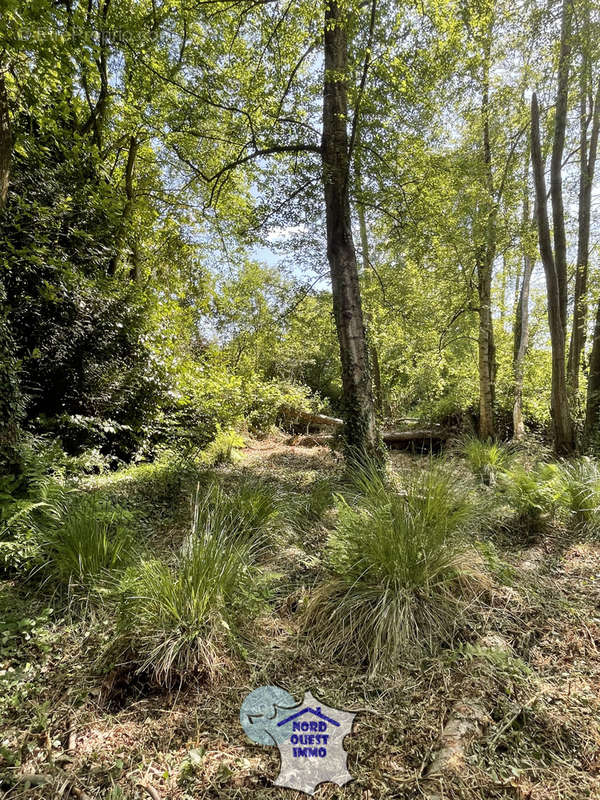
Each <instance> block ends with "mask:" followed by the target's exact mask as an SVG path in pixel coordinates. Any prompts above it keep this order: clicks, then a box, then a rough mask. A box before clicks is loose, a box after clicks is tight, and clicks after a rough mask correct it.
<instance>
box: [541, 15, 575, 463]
mask: <svg viewBox="0 0 600 800" xmlns="http://www.w3.org/2000/svg"><path fill="white" fill-rule="evenodd" d="M566 2H568V0H566ZM566 2H565V4H566ZM561 50H562V48H561ZM564 122H565V120H564V118H563V120H562V122H561V121H560V120H559V118H558V116H557V119H556V125H559V124H564ZM555 138H556V137H555ZM563 141H564V137H563ZM531 162H532V167H533V177H534V183H535V193H536V218H537V227H538V240H539V246H540V255H541V258H542V263H543V265H544V272H545V275H546V289H547V296H548V325H549V327H550V341H551V347H552V388H551V413H552V420H553V428H554V448H555V450H556V452H557V453H558V454H559V455H569V454H571V453H572V452H573V451H574V450H575V439H574V428H573V423H572V420H571V414H570V410H569V397H568V393H567V383H566V370H565V330H566V329H565V318H566V296H565V294H564V292H563V291H562V290H561V286H562V281H561V278H560V276H559V269H562V267H563V266H566V261H565V262H564V263H562V262H560V261H559V263H558V264H557V262H556V261H555V258H554V254H553V252H552V244H551V241H550V223H549V219H548V203H547V199H546V197H547V195H546V180H545V177H544V163H543V159H542V148H541V143H540V112H539V107H538V101H537V95H536V93H535V92H534V93H533V96H532V98H531ZM553 162H555V159H554V154H553ZM555 183H556V176H554V182H553V185H555ZM555 225H556V221H555ZM563 233H564V231H563ZM556 241H557V239H556V231H555V243H556ZM558 241H559V242H560V234H559V238H558ZM565 285H566V284H565Z"/></svg>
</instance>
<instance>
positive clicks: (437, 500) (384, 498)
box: [306, 467, 483, 673]
mask: <svg viewBox="0 0 600 800" xmlns="http://www.w3.org/2000/svg"><path fill="white" fill-rule="evenodd" d="M374 474H375V473H373V475H374ZM360 481H361V483H362V488H363V497H362V500H361V501H359V502H354V501H353V502H348V500H345V499H344V498H342V497H338V499H337V500H338V523H337V526H336V529H335V531H334V532H333V534H332V535H331V537H330V539H329V543H328V561H329V567H330V578H329V580H327V581H326V582H325V583H324V584H322V585H321V586H320V587H318V588H317V589H316V590H315V592H314V593H313V595H312V597H311V598H310V599H309V601H308V605H307V611H306V624H307V629H308V630H310V633H311V636H312V638H313V639H314V640H315V642H317V643H318V644H319V645H320V646H321V647H322V648H324V649H325V650H326V651H327V652H328V654H330V655H331V656H334V657H341V658H348V657H350V658H351V657H354V658H356V657H358V658H359V659H360V658H364V657H365V656H366V658H367V660H368V665H369V669H370V672H371V673H374V672H375V671H377V670H380V669H387V668H389V667H391V666H393V665H394V664H396V663H397V662H398V659H399V657H400V656H401V654H402V653H403V652H404V651H405V650H407V649H412V648H415V647H417V646H420V645H422V644H426V645H433V643H434V640H437V639H440V638H446V637H449V636H451V634H452V631H453V629H454V627H455V624H456V620H457V617H458V616H459V614H460V611H461V607H462V601H463V599H464V598H465V597H466V596H467V595H469V596H472V594H473V592H474V591H476V589H477V587H480V586H481V585H482V583H481V581H482V579H483V575H482V573H481V572H479V571H478V570H477V569H475V565H476V564H477V563H479V559H478V558H477V555H476V553H475V552H474V551H473V550H472V548H470V547H469V546H468V544H467V543H466V540H465V536H464V534H465V532H466V531H467V529H469V528H470V527H471V526H472V525H473V521H474V510H475V509H474V506H473V504H472V502H471V499H470V497H469V496H468V495H466V494H465V493H464V491H462V490H461V489H460V487H459V486H458V485H457V483H456V482H455V481H454V480H453V479H452V477H451V476H449V475H448V474H445V473H443V472H442V471H441V470H440V469H439V468H436V467H433V468H430V469H428V470H423V471H419V472H416V473H414V474H412V475H409V476H408V477H407V478H406V480H405V481H404V487H403V489H402V490H401V491H399V492H395V491H392V490H390V489H389V488H384V485H385V481H384V480H383V479H381V478H380V477H374V478H373V483H372V485H371V486H369V485H368V479H367V478H366V476H365V474H364V473H363V475H361V476H360Z"/></svg>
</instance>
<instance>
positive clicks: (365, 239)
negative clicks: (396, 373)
mask: <svg viewBox="0 0 600 800" xmlns="http://www.w3.org/2000/svg"><path fill="white" fill-rule="evenodd" d="M357 144H358V147H360V144H359V143H357ZM355 163H356V167H355V183H356V193H357V195H358V200H357V202H356V216H357V217H358V230H359V232H360V247H361V250H362V266H363V280H364V281H365V284H367V283H368V284H370V275H371V272H372V267H371V257H370V248H369V234H368V232H367V220H366V217H365V207H364V205H363V203H362V202H361V194H362V180H361V171H360V161H359V157H358V155H357V157H356V159H355ZM365 322H366V327H367V347H368V348H369V356H370V358H371V367H372V378H373V395H374V401H375V408H376V410H377V412H378V413H379V414H381V413H382V411H383V393H382V388H381V369H380V366H379V353H378V352H377V345H376V344H375V342H374V341H373V336H372V335H371V334H372V331H371V329H370V328H371V320H370V318H369V316H368V315H367V314H365Z"/></svg>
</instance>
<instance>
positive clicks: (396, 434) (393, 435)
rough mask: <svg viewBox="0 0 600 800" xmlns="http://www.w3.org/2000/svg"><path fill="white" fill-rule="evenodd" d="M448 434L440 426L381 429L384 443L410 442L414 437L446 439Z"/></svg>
mask: <svg viewBox="0 0 600 800" xmlns="http://www.w3.org/2000/svg"><path fill="white" fill-rule="evenodd" d="M449 435H450V434H449V433H448V431H445V430H443V429H442V428H427V429H418V428H411V429H409V430H406V431H383V433H382V434H381V438H382V439H383V441H384V442H385V443H386V444H388V443H389V444H391V443H393V442H410V441H413V440H414V439H447V438H448V436H449Z"/></svg>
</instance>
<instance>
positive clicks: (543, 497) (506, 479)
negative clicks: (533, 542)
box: [499, 464, 561, 528]
mask: <svg viewBox="0 0 600 800" xmlns="http://www.w3.org/2000/svg"><path fill="white" fill-rule="evenodd" d="M499 485H500V488H501V490H502V492H503V493H504V494H505V496H506V498H507V499H508V502H509V504H510V505H511V507H512V508H513V510H514V511H515V513H516V515H517V519H518V520H519V522H520V523H522V524H524V525H526V526H528V527H531V528H536V527H539V526H540V525H541V524H542V523H543V522H544V520H545V519H547V518H550V517H552V516H553V515H554V514H555V513H556V511H557V508H558V506H559V501H560V495H561V487H560V474H559V469H558V467H557V466H556V465H555V464H536V465H535V466H533V467H531V468H525V467H524V466H522V465H520V464H518V465H515V466H514V467H513V468H512V469H510V470H507V471H506V472H505V473H503V474H502V475H501V478H500V481H499Z"/></svg>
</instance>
